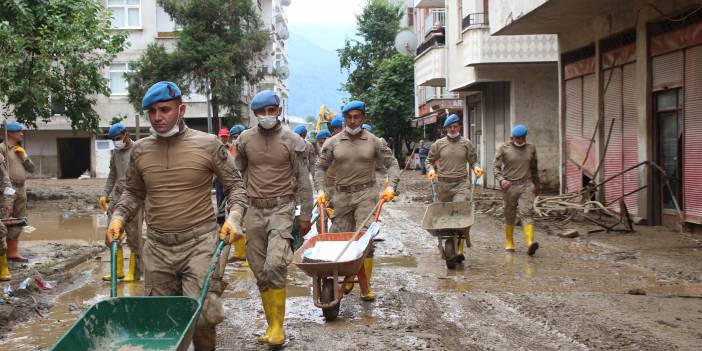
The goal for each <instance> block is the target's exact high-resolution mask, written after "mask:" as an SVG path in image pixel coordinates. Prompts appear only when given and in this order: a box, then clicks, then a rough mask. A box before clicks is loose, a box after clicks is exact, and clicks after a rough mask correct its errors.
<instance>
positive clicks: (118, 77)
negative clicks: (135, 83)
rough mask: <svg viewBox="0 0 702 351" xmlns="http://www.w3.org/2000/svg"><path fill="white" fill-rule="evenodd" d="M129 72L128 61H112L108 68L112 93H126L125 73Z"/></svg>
mask: <svg viewBox="0 0 702 351" xmlns="http://www.w3.org/2000/svg"><path fill="white" fill-rule="evenodd" d="M128 72H131V69H130V67H129V63H127V62H122V63H113V64H111V65H110V68H109V70H108V78H109V80H110V90H111V91H112V95H127V85H128V84H127V77H125V75H124V74H125V73H128Z"/></svg>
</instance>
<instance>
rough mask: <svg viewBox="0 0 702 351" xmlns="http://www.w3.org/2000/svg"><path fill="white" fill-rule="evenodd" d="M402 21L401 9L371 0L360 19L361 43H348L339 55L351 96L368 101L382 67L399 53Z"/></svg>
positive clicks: (359, 33) (345, 87)
mask: <svg viewBox="0 0 702 351" xmlns="http://www.w3.org/2000/svg"><path fill="white" fill-rule="evenodd" d="M400 19H402V10H401V9H400V7H399V6H398V5H395V4H393V3H390V2H389V1H387V0H367V1H366V4H365V6H364V7H363V11H362V12H361V14H359V15H357V16H356V24H357V27H358V29H357V31H356V35H357V36H358V37H359V38H360V40H356V39H347V40H346V43H345V45H344V47H343V48H341V49H339V50H338V51H337V52H338V53H339V61H340V64H341V68H342V69H343V70H346V71H348V72H349V76H348V79H347V81H346V84H344V86H343V88H344V89H345V90H347V91H348V92H349V93H350V94H351V96H353V97H355V98H358V99H361V100H367V97H366V95H367V94H368V93H369V91H370V89H371V87H372V86H373V82H374V81H375V80H376V78H377V76H376V71H377V69H378V67H380V63H381V62H382V61H383V60H384V59H386V58H389V57H391V56H393V55H394V54H395V53H396V51H395V46H394V45H395V44H394V43H395V35H396V34H397V33H398V32H399V30H400Z"/></svg>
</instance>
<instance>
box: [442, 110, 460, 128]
mask: <svg viewBox="0 0 702 351" xmlns="http://www.w3.org/2000/svg"><path fill="white" fill-rule="evenodd" d="M459 120H460V119H459V118H458V116H457V115H456V114H455V113H454V114H452V115H450V116H448V118H446V120H445V121H444V127H448V126H450V125H452V124H454V123H458V121H459Z"/></svg>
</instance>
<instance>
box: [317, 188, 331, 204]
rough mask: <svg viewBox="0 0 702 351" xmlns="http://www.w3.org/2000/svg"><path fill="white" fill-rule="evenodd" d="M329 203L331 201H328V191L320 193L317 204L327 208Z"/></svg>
mask: <svg viewBox="0 0 702 351" xmlns="http://www.w3.org/2000/svg"><path fill="white" fill-rule="evenodd" d="M328 201H329V199H327V192H326V191H322V192H320V193H319V196H317V203H318V204H320V205H322V206H326V205H327V202H328Z"/></svg>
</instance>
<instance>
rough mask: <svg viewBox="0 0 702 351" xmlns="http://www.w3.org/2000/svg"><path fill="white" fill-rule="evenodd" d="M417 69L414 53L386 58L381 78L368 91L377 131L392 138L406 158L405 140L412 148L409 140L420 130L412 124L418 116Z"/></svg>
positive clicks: (381, 67)
mask: <svg viewBox="0 0 702 351" xmlns="http://www.w3.org/2000/svg"><path fill="white" fill-rule="evenodd" d="M413 70H414V60H413V58H412V56H410V55H402V54H395V55H394V56H392V57H390V58H387V59H385V60H383V62H382V63H381V64H380V67H378V71H377V76H378V77H377V79H376V81H375V82H374V85H373V87H372V89H371V90H370V92H369V93H368V94H367V95H368V111H367V113H368V115H369V117H370V121H371V123H372V124H373V126H374V128H375V129H374V133H375V134H376V135H379V136H385V137H386V138H387V139H389V140H388V142H389V143H390V146H391V147H392V148H393V149H394V150H395V156H397V157H398V158H403V157H402V156H403V155H401V150H402V143H403V141H404V142H407V147H408V148H409V147H410V145H409V141H410V140H413V139H414V137H415V134H416V133H417V131H416V129H414V128H412V124H411V121H412V117H414V74H413V73H412V72H413ZM376 130H378V131H376Z"/></svg>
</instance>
